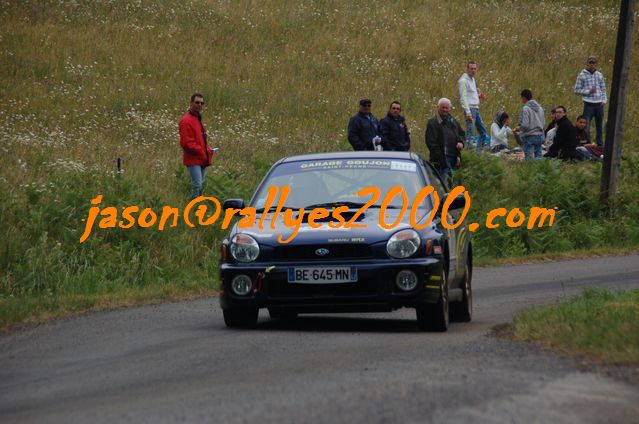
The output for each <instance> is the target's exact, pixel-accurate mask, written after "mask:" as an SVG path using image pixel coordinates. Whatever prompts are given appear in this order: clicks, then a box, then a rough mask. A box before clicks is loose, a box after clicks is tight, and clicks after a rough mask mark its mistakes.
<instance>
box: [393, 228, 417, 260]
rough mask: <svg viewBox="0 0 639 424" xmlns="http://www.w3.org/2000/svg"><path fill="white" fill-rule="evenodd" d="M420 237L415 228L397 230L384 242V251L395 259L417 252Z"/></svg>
mask: <svg viewBox="0 0 639 424" xmlns="http://www.w3.org/2000/svg"><path fill="white" fill-rule="evenodd" d="M420 243H421V238H420V237H419V234H417V231H415V230H402V231H398V232H396V233H395V234H393V236H392V237H391V238H390V239H389V240H388V243H386V252H388V254H389V255H390V256H391V257H393V258H397V259H404V258H408V257H409V256H411V255H412V254H413V253H415V252H417V249H419V245H420Z"/></svg>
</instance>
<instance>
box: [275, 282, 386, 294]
mask: <svg viewBox="0 0 639 424" xmlns="http://www.w3.org/2000/svg"><path fill="white" fill-rule="evenodd" d="M266 287H267V291H268V296H269V297H318V296H319V297H325V296H328V297H334V296H361V295H374V294H376V293H377V287H376V285H375V283H374V282H373V281H358V282H356V283H342V284H291V283H288V282H287V281H285V280H270V281H269V282H268V283H267V285H266Z"/></svg>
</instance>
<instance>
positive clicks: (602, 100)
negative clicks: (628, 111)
mask: <svg viewBox="0 0 639 424" xmlns="http://www.w3.org/2000/svg"><path fill="white" fill-rule="evenodd" d="M575 94H579V95H580V96H581V98H582V99H583V101H584V112H583V114H582V115H583V116H584V117H585V118H586V122H587V125H588V127H587V131H589V132H590V121H592V118H595V127H596V128H597V146H602V145H603V119H604V106H606V103H608V96H607V95H606V82H605V81H604V77H603V74H602V73H601V72H599V71H598V70H597V58H596V57H594V56H590V57H589V58H588V60H587V61H586V69H582V71H581V72H580V73H579V75H578V76H577V81H576V82H575Z"/></svg>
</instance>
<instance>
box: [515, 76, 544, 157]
mask: <svg viewBox="0 0 639 424" xmlns="http://www.w3.org/2000/svg"><path fill="white" fill-rule="evenodd" d="M521 102H522V103H523V104H524V105H523V106H522V108H521V112H520V113H519V126H518V127H517V128H515V129H514V130H513V132H514V133H517V134H520V135H521V137H522V139H523V143H524V154H525V156H526V159H541V145H542V144H543V142H544V123H545V118H544V110H543V109H542V107H541V106H540V105H539V103H537V102H536V101H535V100H533V95H532V91H530V90H529V89H527V88H526V89H524V90H522V92H521Z"/></svg>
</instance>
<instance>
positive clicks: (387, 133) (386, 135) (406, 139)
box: [379, 101, 410, 152]
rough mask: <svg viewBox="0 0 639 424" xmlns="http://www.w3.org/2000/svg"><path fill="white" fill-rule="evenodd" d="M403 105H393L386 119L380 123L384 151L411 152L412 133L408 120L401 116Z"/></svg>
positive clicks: (396, 102)
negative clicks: (409, 129) (407, 123)
mask: <svg viewBox="0 0 639 424" xmlns="http://www.w3.org/2000/svg"><path fill="white" fill-rule="evenodd" d="M401 111H402V105H401V104H400V103H399V102H398V101H394V102H393V103H391V105H390V108H389V109H388V113H387V114H386V117H385V118H384V119H382V120H381V121H380V122H379V131H380V133H381V136H382V148H383V149H384V150H396V151H399V152H407V151H409V150H410V131H408V126H407V125H406V119H405V118H404V117H403V116H402V115H400V112H401Z"/></svg>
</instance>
